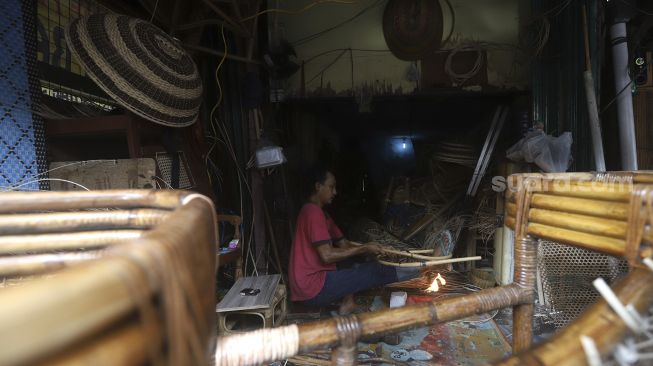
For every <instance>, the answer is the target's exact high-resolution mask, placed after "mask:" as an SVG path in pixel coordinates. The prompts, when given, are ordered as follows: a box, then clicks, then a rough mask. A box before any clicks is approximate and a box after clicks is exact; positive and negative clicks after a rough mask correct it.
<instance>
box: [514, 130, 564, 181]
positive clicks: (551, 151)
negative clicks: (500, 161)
mask: <svg viewBox="0 0 653 366" xmlns="http://www.w3.org/2000/svg"><path fill="white" fill-rule="evenodd" d="M571 143H572V138H571V132H565V133H563V134H562V135H560V136H558V137H553V136H551V135H546V134H545V133H544V132H543V131H542V130H535V131H531V132H529V133H527V134H526V136H525V137H524V138H522V139H521V140H519V141H518V142H517V143H516V144H514V145H513V146H511V147H510V148H509V149H508V150H507V151H506V156H507V158H508V159H510V160H512V161H516V162H521V161H525V162H527V163H535V164H537V166H538V167H540V169H542V170H543V171H545V172H547V173H554V172H565V171H567V169H568V168H569V165H570V163H571Z"/></svg>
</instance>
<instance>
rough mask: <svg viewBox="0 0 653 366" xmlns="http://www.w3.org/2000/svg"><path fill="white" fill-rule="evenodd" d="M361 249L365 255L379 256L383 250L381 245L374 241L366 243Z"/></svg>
mask: <svg viewBox="0 0 653 366" xmlns="http://www.w3.org/2000/svg"><path fill="white" fill-rule="evenodd" d="M363 248H365V252H366V253H370V254H381V253H383V250H384V247H383V245H381V244H379V243H377V242H375V241H371V242H369V243H366V244H365V245H364V246H363Z"/></svg>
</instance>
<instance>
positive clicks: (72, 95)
mask: <svg viewBox="0 0 653 366" xmlns="http://www.w3.org/2000/svg"><path fill="white" fill-rule="evenodd" d="M100 12H102V13H106V12H109V10H108V9H107V8H105V7H103V6H101V5H99V4H98V3H97V2H96V1H94V0H38V5H37V15H38V16H37V20H38V21H37V30H38V32H37V59H38V61H40V62H42V63H44V64H47V65H50V66H53V67H54V68H55V69H54V70H59V74H60V75H64V77H60V78H57V80H59V79H61V80H60V81H59V83H57V82H56V81H53V80H52V79H51V78H52V75H51V74H52V73H53V71H52V70H50V71H49V72H45V73H44V74H43V75H41V92H42V93H43V94H46V95H48V96H51V97H54V98H57V99H62V100H66V101H68V102H74V103H80V104H88V105H91V106H93V107H95V108H100V109H102V110H105V111H109V110H111V109H113V108H114V104H115V103H114V102H113V101H112V100H110V99H107V98H106V96H105V95H97V93H96V90H87V89H86V88H85V87H84V84H81V83H76V81H77V80H75V79H74V78H71V77H70V76H65V75H67V74H68V73H70V74H71V75H74V76H77V77H82V78H86V72H85V71H84V68H83V67H82V66H81V65H80V63H79V61H77V60H76V59H75V57H73V55H72V53H71V52H70V50H69V49H68V46H67V45H66V39H65V36H64V29H65V27H66V26H67V25H68V23H70V22H71V21H72V20H74V19H77V18H79V17H81V16H85V15H89V14H94V13H100ZM64 80H66V84H65V85H62V84H61V83H62V82H63V81H64ZM87 81H88V82H89V83H92V81H91V80H90V79H88V80H87ZM72 87H74V89H73V88H72Z"/></svg>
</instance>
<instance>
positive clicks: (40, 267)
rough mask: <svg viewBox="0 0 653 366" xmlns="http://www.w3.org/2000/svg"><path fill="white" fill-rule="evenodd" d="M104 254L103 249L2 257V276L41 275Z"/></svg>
mask: <svg viewBox="0 0 653 366" xmlns="http://www.w3.org/2000/svg"><path fill="white" fill-rule="evenodd" d="M101 255H102V251H99V250H96V251H88V252H78V253H56V254H36V255H21V256H9V257H0V278H2V277H19V276H30V275H40V274H43V273H47V272H53V271H57V270H60V269H62V268H66V267H69V266H71V265H74V264H78V263H80V262H84V261H89V260H92V259H95V258H98V257H100V256H101Z"/></svg>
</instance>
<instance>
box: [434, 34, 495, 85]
mask: <svg viewBox="0 0 653 366" xmlns="http://www.w3.org/2000/svg"><path fill="white" fill-rule="evenodd" d="M466 51H476V55H477V56H476V61H475V62H474V66H472V68H471V69H470V70H469V71H467V72H464V73H459V72H456V71H454V70H453V66H452V64H453V57H454V56H455V55H456V54H457V53H458V52H466ZM484 61H485V55H484V53H483V48H481V46H480V45H478V44H476V43H470V44H467V45H462V46H458V47H456V48H454V49H453V50H452V51H451V52H450V53H449V55H447V59H446V61H445V63H444V71H445V72H446V73H447V75H449V78H450V79H451V82H452V84H454V85H455V86H460V87H462V86H463V85H464V84H465V83H466V82H467V81H468V80H469V79H471V78H473V77H474V76H476V74H478V72H479V71H480V70H481V67H482V66H483V62H484Z"/></svg>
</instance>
